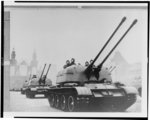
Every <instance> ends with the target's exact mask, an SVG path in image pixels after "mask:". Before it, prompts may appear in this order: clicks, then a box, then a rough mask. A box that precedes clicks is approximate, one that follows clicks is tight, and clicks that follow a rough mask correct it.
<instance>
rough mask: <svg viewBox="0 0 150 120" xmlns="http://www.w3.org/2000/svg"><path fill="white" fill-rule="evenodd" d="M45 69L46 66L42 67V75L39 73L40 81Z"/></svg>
mask: <svg viewBox="0 0 150 120" xmlns="http://www.w3.org/2000/svg"><path fill="white" fill-rule="evenodd" d="M45 67H46V64H45V65H44V68H43V71H42V73H41V76H40V79H41V78H42V76H43V73H44V70H45Z"/></svg>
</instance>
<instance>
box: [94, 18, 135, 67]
mask: <svg viewBox="0 0 150 120" xmlns="http://www.w3.org/2000/svg"><path fill="white" fill-rule="evenodd" d="M136 23H137V19H135V20H134V21H133V22H132V24H131V25H130V27H129V28H128V29H127V30H126V32H125V33H124V34H123V35H122V37H121V38H120V40H119V41H118V42H117V43H116V45H115V46H114V47H113V48H112V49H111V51H110V52H109V53H108V55H107V56H106V57H105V58H104V60H103V61H102V62H101V63H100V64H99V65H98V66H97V67H98V68H100V69H101V67H102V65H103V64H104V62H105V61H106V60H107V59H108V57H109V56H110V55H111V53H112V52H113V51H114V50H115V48H116V47H117V46H118V44H119V43H120V42H121V41H122V40H123V38H124V37H125V36H126V34H127V33H128V32H129V31H130V29H131V28H132V27H133V26H134V25H135V24H136Z"/></svg>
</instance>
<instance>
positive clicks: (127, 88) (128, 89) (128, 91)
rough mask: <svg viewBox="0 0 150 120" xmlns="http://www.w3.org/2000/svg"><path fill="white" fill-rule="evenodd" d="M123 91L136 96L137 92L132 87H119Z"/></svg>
mask: <svg viewBox="0 0 150 120" xmlns="http://www.w3.org/2000/svg"><path fill="white" fill-rule="evenodd" d="M121 88H123V89H124V90H125V92H126V93H127V94H138V91H137V89H136V88H134V87H121Z"/></svg>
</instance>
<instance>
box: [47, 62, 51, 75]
mask: <svg viewBox="0 0 150 120" xmlns="http://www.w3.org/2000/svg"><path fill="white" fill-rule="evenodd" d="M50 66H51V64H49V66H48V69H47V72H46V77H47V74H48V72H49V69H50Z"/></svg>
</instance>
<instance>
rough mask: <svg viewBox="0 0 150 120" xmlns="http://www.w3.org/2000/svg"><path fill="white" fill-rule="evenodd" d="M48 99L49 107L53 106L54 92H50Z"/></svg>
mask: <svg viewBox="0 0 150 120" xmlns="http://www.w3.org/2000/svg"><path fill="white" fill-rule="evenodd" d="M48 100H49V103H50V106H51V107H54V104H55V97H54V94H51V95H50V96H49V97H48Z"/></svg>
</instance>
